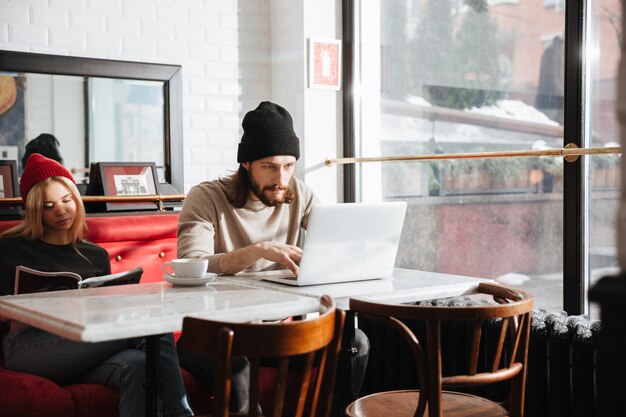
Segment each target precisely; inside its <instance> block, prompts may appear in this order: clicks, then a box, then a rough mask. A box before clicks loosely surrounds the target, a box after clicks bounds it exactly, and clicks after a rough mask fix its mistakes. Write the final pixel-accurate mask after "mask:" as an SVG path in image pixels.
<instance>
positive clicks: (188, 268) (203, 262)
mask: <svg viewBox="0 0 626 417" xmlns="http://www.w3.org/2000/svg"><path fill="white" fill-rule="evenodd" d="M168 266H169V267H170V268H171V269H172V271H169V270H168V269H169V268H168ZM208 266H209V260H208V259H174V260H172V261H170V262H164V263H163V264H162V265H161V269H163V272H165V273H166V274H168V275H170V276H173V277H175V278H202V277H203V276H204V274H205V273H206V270H207V268H208Z"/></svg>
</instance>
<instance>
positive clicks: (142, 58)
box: [0, 0, 341, 202]
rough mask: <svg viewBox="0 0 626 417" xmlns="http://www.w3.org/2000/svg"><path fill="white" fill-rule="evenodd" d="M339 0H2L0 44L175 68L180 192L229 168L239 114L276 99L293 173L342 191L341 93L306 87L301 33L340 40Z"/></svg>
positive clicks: (326, 189) (333, 193)
mask: <svg viewBox="0 0 626 417" xmlns="http://www.w3.org/2000/svg"><path fill="white" fill-rule="evenodd" d="M340 4H341V2H340V1H339V0H299V1H296V0H219V1H217V0H106V1H103V0H0V49H5V50H14V51H24V52H36V53H47V54H57V55H70V56H80V57H95V58H105V59H119V60H127V61H139V62H158V63H165V64H177V65H182V67H183V128H184V133H183V137H184V161H185V169H184V175H185V190H184V191H185V192H186V191H188V190H189V188H190V187H191V186H192V185H194V184H196V183H198V182H200V181H203V180H205V179H213V178H217V177H219V176H223V175H227V174H228V170H229V169H235V168H236V167H237V164H236V150H237V144H238V142H239V139H240V136H241V127H240V126H241V119H242V117H243V115H244V114H245V112H247V111H248V110H250V109H252V108H254V107H256V105H257V104H258V103H259V102H260V101H263V100H272V101H275V102H277V103H279V104H282V105H284V106H285V107H286V108H287V109H288V110H289V111H290V112H291V113H292V115H293V116H294V121H295V124H296V126H295V127H296V133H297V134H298V135H299V136H300V139H301V141H302V154H303V158H302V163H301V164H300V166H299V167H298V174H297V175H299V176H301V177H303V178H304V179H305V180H306V181H307V182H309V183H310V184H311V186H312V187H313V188H314V190H315V191H316V192H317V193H318V194H319V195H320V197H321V198H322V200H323V201H328V202H331V201H334V200H336V199H337V197H338V196H339V195H340V191H339V190H338V186H337V184H338V183H339V180H338V179H337V174H336V173H337V172H338V171H337V168H320V164H323V159H324V158H325V157H327V156H336V155H339V150H338V148H337V144H338V143H339V144H340V143H341V125H340V123H339V122H338V120H340V119H341V99H340V93H338V92H334V91H321V90H315V91H313V90H308V89H307V86H306V83H305V80H306V60H307V58H306V39H307V37H309V36H320V37H325V38H340V34H341V30H340V23H338V22H340V21H341V19H340V18H341V15H340V13H339V10H340Z"/></svg>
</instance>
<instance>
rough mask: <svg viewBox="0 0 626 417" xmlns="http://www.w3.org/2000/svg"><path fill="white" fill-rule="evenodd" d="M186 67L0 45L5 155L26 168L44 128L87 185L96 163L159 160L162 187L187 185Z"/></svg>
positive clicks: (0, 134)
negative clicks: (28, 148)
mask: <svg viewBox="0 0 626 417" xmlns="http://www.w3.org/2000/svg"><path fill="white" fill-rule="evenodd" d="M180 71H181V68H180V66H177V65H164V64H149V63H137V62H126V61H112V60H101V59H92V58H77V57H67V56H57V55H45V54H30V53H22V52H10V51H0V159H15V160H17V161H18V166H20V172H21V169H22V168H23V167H21V158H22V155H23V153H24V146H25V144H26V143H27V142H28V141H30V140H31V139H34V138H35V137H37V136H38V135H39V134H40V133H51V134H53V135H54V136H56V138H57V139H58V140H59V142H60V145H61V154H62V156H63V158H64V164H65V165H66V166H67V167H68V168H69V169H71V170H72V172H73V174H74V176H75V178H76V179H77V181H78V182H84V183H86V182H87V181H88V177H89V172H88V169H89V166H90V164H91V163H93V162H102V161H106V162H139V161H142V162H154V163H155V164H156V166H157V172H158V177H159V178H158V179H159V192H160V193H164V194H171V193H176V192H177V190H182V189H183V175H182V172H183V167H182V98H181V74H180Z"/></svg>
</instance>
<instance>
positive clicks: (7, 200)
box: [0, 194, 185, 210]
mask: <svg viewBox="0 0 626 417" xmlns="http://www.w3.org/2000/svg"><path fill="white" fill-rule="evenodd" d="M82 199H83V203H133V202H146V201H148V202H154V203H157V204H158V205H159V209H160V210H162V209H163V206H162V204H163V202H164V201H182V200H184V199H185V194H146V195H123V196H120V195H85V196H83V197H82ZM21 204H22V198H21V197H4V198H0V205H21Z"/></svg>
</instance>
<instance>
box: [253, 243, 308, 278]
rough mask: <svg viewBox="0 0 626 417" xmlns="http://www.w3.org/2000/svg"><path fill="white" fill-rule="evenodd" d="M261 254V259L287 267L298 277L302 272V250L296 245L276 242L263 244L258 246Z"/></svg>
mask: <svg viewBox="0 0 626 417" xmlns="http://www.w3.org/2000/svg"><path fill="white" fill-rule="evenodd" d="M257 245H258V247H259V250H260V253H261V256H260V257H259V259H260V258H263V259H267V260H268V261H272V262H276V263H279V264H281V265H285V266H286V267H287V268H289V269H290V270H291V272H293V273H294V274H295V275H296V276H298V272H300V267H299V266H298V264H299V263H300V259H302V249H301V248H299V247H298V246H294V245H286V244H284V243H276V242H261V243H258V244H257Z"/></svg>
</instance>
